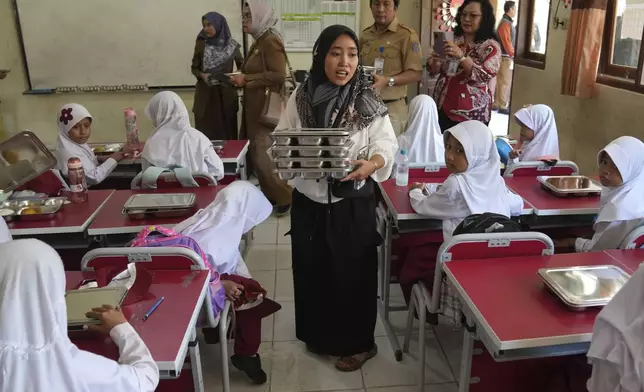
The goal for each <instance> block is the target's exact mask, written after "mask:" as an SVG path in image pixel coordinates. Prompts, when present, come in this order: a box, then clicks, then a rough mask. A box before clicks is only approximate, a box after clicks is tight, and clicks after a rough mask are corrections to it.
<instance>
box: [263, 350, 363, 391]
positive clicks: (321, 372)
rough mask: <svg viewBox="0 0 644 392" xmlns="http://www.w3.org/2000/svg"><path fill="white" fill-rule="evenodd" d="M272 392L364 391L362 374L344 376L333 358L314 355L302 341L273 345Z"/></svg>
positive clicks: (345, 374) (354, 373) (346, 374)
mask: <svg viewBox="0 0 644 392" xmlns="http://www.w3.org/2000/svg"><path fill="white" fill-rule="evenodd" d="M272 364H273V368H272V375H271V392H312V391H342V390H352V389H353V390H355V389H358V390H360V389H362V388H363V387H364V386H363V383H362V377H361V375H360V372H352V373H343V372H339V371H337V370H336V369H335V367H334V363H333V361H331V360H330V359H327V358H324V357H319V356H316V355H313V354H310V353H308V352H307V351H306V348H305V345H304V343H301V342H278V343H273V358H272Z"/></svg>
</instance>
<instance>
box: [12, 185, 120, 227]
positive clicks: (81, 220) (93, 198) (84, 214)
mask: <svg viewBox="0 0 644 392" xmlns="http://www.w3.org/2000/svg"><path fill="white" fill-rule="evenodd" d="M112 192H114V191H113V190H111V189H110V190H91V189H90V190H89V191H88V192H87V202H86V203H81V204H65V205H64V206H63V208H62V209H61V210H60V211H59V212H58V213H57V214H56V217H55V218H54V219H51V220H44V221H21V220H19V219H17V220H14V221H12V222H7V226H9V231H10V232H11V235H13V236H37V235H50V234H72V233H73V234H78V233H84V232H85V230H86V229H87V228H88V227H89V226H90V224H91V223H92V221H93V220H94V218H96V216H97V215H98V214H99V212H100V211H101V209H102V208H103V207H104V206H105V205H106V204H107V203H106V202H107V200H109V198H110V196H111V195H112Z"/></svg>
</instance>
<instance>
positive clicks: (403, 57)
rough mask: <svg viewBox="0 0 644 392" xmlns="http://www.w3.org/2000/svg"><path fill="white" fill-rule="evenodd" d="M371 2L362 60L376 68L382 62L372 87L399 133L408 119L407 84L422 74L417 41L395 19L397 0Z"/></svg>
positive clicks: (414, 33) (363, 42) (361, 45)
mask: <svg viewBox="0 0 644 392" xmlns="http://www.w3.org/2000/svg"><path fill="white" fill-rule="evenodd" d="M370 1H371V13H372V14H373V19H374V24H373V25H371V26H369V27H367V28H366V29H364V30H363V31H362V34H360V50H361V62H362V65H367V66H376V67H378V66H379V64H378V62H381V63H383V64H380V65H384V66H383V72H382V74H381V75H376V76H375V80H374V84H373V87H374V88H376V89H378V90H380V96H381V97H382V99H383V101H384V102H385V104H386V105H387V109H389V116H390V117H391V121H392V123H393V126H394V130H395V131H396V134H398V135H400V134H401V133H402V132H403V131H404V129H405V124H406V122H407V114H408V109H407V101H406V99H407V85H408V84H414V83H418V82H419V81H420V78H421V76H422V70H423V68H422V65H421V54H420V40H419V39H418V34H416V32H415V31H414V30H413V29H412V28H409V27H407V26H405V25H403V24H401V23H399V22H398V19H397V18H396V11H397V10H398V5H399V4H400V0H370ZM381 59H382V60H381Z"/></svg>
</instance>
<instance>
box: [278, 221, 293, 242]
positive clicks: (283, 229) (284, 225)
mask: <svg viewBox="0 0 644 392" xmlns="http://www.w3.org/2000/svg"><path fill="white" fill-rule="evenodd" d="M290 230H291V222H290V221H280V223H279V226H278V228H277V243H278V244H280V245H281V244H290V243H291V236H290V235H285V234H286V233H288V232H289V231H290Z"/></svg>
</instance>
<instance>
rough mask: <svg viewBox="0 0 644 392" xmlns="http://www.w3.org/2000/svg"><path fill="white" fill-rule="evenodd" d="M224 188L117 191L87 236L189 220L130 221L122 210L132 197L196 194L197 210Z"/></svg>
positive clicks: (122, 232) (125, 232)
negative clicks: (154, 194)
mask: <svg viewBox="0 0 644 392" xmlns="http://www.w3.org/2000/svg"><path fill="white" fill-rule="evenodd" d="M223 188H224V186H223V185H217V186H206V187H199V188H177V189H158V190H157V189H154V190H147V189H137V190H131V189H126V190H116V191H114V193H113V194H112V196H111V197H110V198H109V200H108V201H107V203H105V206H104V207H103V208H102V209H101V211H100V212H99V214H98V215H97V216H96V219H95V220H94V222H92V224H91V225H90V226H89V228H88V229H87V234H89V235H90V236H99V235H113V234H127V233H130V234H135V233H138V232H139V231H141V230H142V229H144V228H146V227H148V226H151V225H161V226H165V227H168V228H172V227H173V226H174V225H176V224H177V223H179V222H181V221H183V220H184V219H186V218H187V217H179V218H151V219H129V218H128V217H127V216H125V215H123V214H122V210H123V205H124V204H125V202H126V201H127V199H129V198H130V196H132V195H136V194H140V193H157V194H159V193H194V194H195V195H196V196H197V203H196V209H201V208H205V207H207V206H208V204H210V203H211V202H212V201H213V200H214V199H215V196H217V193H218V192H219V191H220V190H222V189H223ZM195 211H196V210H195Z"/></svg>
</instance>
